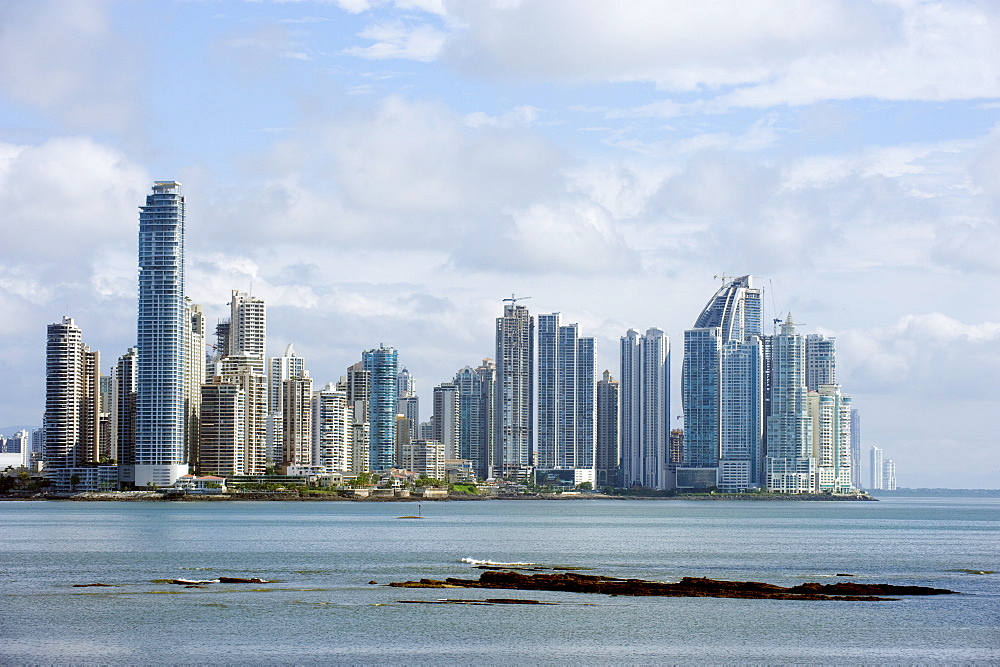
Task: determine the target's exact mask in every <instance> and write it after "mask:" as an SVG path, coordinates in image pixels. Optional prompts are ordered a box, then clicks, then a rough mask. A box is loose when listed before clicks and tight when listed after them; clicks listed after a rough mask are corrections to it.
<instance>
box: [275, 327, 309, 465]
mask: <svg viewBox="0 0 1000 667" xmlns="http://www.w3.org/2000/svg"><path fill="white" fill-rule="evenodd" d="M305 372H306V360H305V359H304V358H303V357H300V356H299V355H297V354H296V353H295V348H294V347H293V346H292V344H291V343H289V344H288V346H287V347H286V348H285V353H284V354H283V355H282V356H280V357H271V358H270V359H268V365H267V417H266V418H265V419H266V427H265V429H266V432H267V435H266V438H265V440H266V442H267V461H268V465H271V466H277V465H279V464H280V463H281V461H282V459H283V454H282V452H283V450H284V422H283V421H282V410H283V409H284V407H283V406H284V383H285V380H287V379H289V378H293V377H302V376H303V375H304V374H305Z"/></svg>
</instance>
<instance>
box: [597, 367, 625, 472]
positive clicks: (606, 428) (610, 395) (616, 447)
mask: <svg viewBox="0 0 1000 667" xmlns="http://www.w3.org/2000/svg"><path fill="white" fill-rule="evenodd" d="M620 404H621V398H620V392H619V385H618V382H617V381H616V380H615V379H614V378H613V377H612V376H611V371H607V370H606V371H604V375H603V377H602V378H601V379H600V380H598V382H597V447H596V455H595V466H594V467H595V469H596V472H597V488H601V489H603V488H607V487H611V488H616V487H618V486H619V482H618V472H619V467H620V465H621V437H620V430H619V426H618V424H619V422H618V409H619V406H620Z"/></svg>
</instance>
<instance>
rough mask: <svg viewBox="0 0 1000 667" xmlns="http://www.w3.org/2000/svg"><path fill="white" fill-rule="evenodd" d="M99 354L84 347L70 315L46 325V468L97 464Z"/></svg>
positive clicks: (44, 417) (44, 422)
mask: <svg viewBox="0 0 1000 667" xmlns="http://www.w3.org/2000/svg"><path fill="white" fill-rule="evenodd" d="M99 368H100V354H99V353H98V352H97V351H96V350H91V349H90V348H89V347H87V346H86V345H84V343H83V336H82V333H81V332H80V329H79V328H78V327H77V326H76V323H75V322H74V321H73V318H71V317H64V318H62V321H61V322H57V323H55V324H50V325H49V326H48V335H47V340H46V343H45V414H44V416H43V424H44V428H45V465H46V469H58V468H75V467H78V466H85V465H87V464H91V463H97V461H98V457H99V442H100V370H99Z"/></svg>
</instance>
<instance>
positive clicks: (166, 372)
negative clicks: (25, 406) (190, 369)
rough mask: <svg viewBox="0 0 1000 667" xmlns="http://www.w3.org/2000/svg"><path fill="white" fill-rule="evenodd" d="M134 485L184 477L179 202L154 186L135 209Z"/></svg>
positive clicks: (171, 191) (169, 184) (177, 191)
mask: <svg viewBox="0 0 1000 667" xmlns="http://www.w3.org/2000/svg"><path fill="white" fill-rule="evenodd" d="M139 211H140V212H139V317H138V336H137V344H136V348H137V350H138V354H139V357H138V379H137V385H136V442H135V476H134V479H135V484H136V485H137V486H141V487H149V486H152V485H156V486H170V485H172V484H173V483H174V482H175V481H176V480H177V478H178V477H180V476H181V475H186V474H187V473H188V463H187V460H188V459H187V452H186V451H185V449H184V434H185V413H184V396H185V386H184V368H185V365H184V350H185V344H184V343H185V341H184V332H185V326H186V325H185V322H184V313H185V309H184V196H183V195H182V194H181V184H180V183H178V182H176V181H156V182H155V183H154V184H153V191H152V194H150V195H147V196H146V205H145V206H141V207H140V208H139Z"/></svg>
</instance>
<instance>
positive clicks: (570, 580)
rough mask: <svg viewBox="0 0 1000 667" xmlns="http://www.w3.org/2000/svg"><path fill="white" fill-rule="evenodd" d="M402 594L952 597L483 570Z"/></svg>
mask: <svg viewBox="0 0 1000 667" xmlns="http://www.w3.org/2000/svg"><path fill="white" fill-rule="evenodd" d="M388 585H389V586H396V587H400V588H490V589H507V590H532V591H567V592H573V593H601V594H604V595H631V596H663V597H716V598H743V599H767V600H852V601H882V600H892V599H895V598H890V597H881V596H887V595H946V594H953V593H956V591H950V590H946V589H943V588H928V587H925V586H895V585H892V584H858V583H854V582H838V583H834V584H816V583H803V584H800V585H798V586H792V587H784V586H776V585H774V584H766V583H762V582H759V581H722V580H718V579H704V578H700V577H684V578H682V579H681V580H680V581H679V582H678V583H674V584H671V583H663V582H659V581H648V580H645V579H620V578H617V577H605V576H599V575H588V574H576V573H572V572H559V573H555V574H522V573H520V572H512V571H496V570H487V571H485V572H483V573H481V574H480V575H479V579H478V580H476V579H459V578H453V577H450V578H448V579H445V580H443V581H440V580H435V579H421V580H419V581H403V582H394V583H390V584H388Z"/></svg>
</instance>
